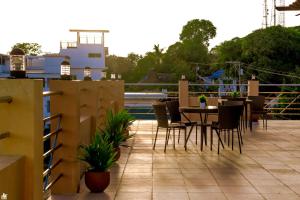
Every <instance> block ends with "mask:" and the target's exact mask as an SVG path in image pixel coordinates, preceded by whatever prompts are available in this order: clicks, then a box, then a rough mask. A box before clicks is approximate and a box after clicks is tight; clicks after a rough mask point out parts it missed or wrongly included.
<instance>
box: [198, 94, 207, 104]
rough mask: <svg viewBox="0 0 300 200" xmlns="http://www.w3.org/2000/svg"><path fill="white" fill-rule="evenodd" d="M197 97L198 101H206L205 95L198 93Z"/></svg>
mask: <svg viewBox="0 0 300 200" xmlns="http://www.w3.org/2000/svg"><path fill="white" fill-rule="evenodd" d="M198 99H199V101H200V103H206V96H205V95H200V96H199V97H198Z"/></svg>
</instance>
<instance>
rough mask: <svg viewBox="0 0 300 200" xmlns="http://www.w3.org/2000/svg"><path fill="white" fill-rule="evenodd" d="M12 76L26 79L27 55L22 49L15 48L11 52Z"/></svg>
mask: <svg viewBox="0 0 300 200" xmlns="http://www.w3.org/2000/svg"><path fill="white" fill-rule="evenodd" d="M9 59H10V76H11V77H13V78H26V67H25V53H24V51H23V50H22V49H19V48H14V49H13V50H12V51H11V52H10V56H9Z"/></svg>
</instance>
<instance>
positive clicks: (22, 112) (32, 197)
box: [0, 79, 43, 200]
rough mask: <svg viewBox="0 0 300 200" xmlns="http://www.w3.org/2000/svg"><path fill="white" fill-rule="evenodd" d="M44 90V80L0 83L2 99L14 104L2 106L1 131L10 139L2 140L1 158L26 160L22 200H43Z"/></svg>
mask: <svg viewBox="0 0 300 200" xmlns="http://www.w3.org/2000/svg"><path fill="white" fill-rule="evenodd" d="M42 87H43V82H42V80H31V79H8V80H0V96H11V97H12V98H13V102H12V103H11V104H3V103H2V104H0V122H1V123H0V131H9V132H10V137H9V138H6V139H4V140H0V155H22V156H24V167H23V172H22V173H24V180H25V182H23V183H22V184H23V187H24V193H23V194H22V200H40V199H42V196H43V192H42V184H43V177H42V172H43V157H42V154H43V142H42V137H43V121H42V119H43V113H42V109H43V107H42V100H43V97H42V91H43V90H42ZM20 178H21V177H20ZM3 181H4V182H5V183H6V182H7V181H9V180H4V179H0V182H3ZM20 181H21V180H20ZM16 192H19V191H16Z"/></svg>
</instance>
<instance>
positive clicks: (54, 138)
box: [43, 91, 63, 193]
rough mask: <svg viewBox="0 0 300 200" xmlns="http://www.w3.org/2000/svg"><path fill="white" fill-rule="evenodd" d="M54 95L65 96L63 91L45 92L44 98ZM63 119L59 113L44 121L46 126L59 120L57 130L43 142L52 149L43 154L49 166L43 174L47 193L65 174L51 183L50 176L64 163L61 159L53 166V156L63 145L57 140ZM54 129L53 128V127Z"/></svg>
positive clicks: (46, 136)
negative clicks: (47, 143) (48, 144)
mask: <svg viewBox="0 0 300 200" xmlns="http://www.w3.org/2000/svg"><path fill="white" fill-rule="evenodd" d="M52 95H63V92H62V91H46V92H43V96H44V97H46V96H52ZM61 119H62V114H61V113H57V114H53V115H51V116H49V117H45V118H44V119H43V122H44V126H45V125H46V123H48V122H50V124H52V123H51V121H52V120H57V125H56V129H55V130H54V131H52V132H50V133H48V134H46V135H44V136H43V142H44V143H45V142H47V141H50V142H49V143H50V149H48V150H47V151H46V152H45V153H44V154H43V158H44V163H45V165H46V166H47V167H46V169H45V171H44V172H43V177H44V186H43V190H44V192H45V193H46V192H47V191H48V190H49V189H50V188H51V187H52V186H53V185H54V184H55V183H56V182H57V181H58V180H59V179H60V178H61V177H63V174H62V173H60V174H58V175H57V176H56V177H55V178H53V177H51V179H52V180H51V181H50V182H49V179H50V176H51V171H52V170H53V169H55V168H56V167H57V166H58V165H59V164H60V163H61V162H63V160H62V159H59V160H58V161H57V162H55V163H54V164H53V155H54V153H55V151H56V150H58V149H60V148H61V147H62V146H63V144H62V143H60V144H57V140H58V135H59V133H61V132H62V130H63V129H62V127H61ZM51 128H52V127H51ZM46 159H48V160H47V161H45V160H46Z"/></svg>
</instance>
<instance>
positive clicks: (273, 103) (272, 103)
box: [267, 102, 300, 105]
mask: <svg viewBox="0 0 300 200" xmlns="http://www.w3.org/2000/svg"><path fill="white" fill-rule="evenodd" d="M285 104H290V105H300V103H289V102H286V103H284V102H280V103H276V102H269V103H267V105H285Z"/></svg>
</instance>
